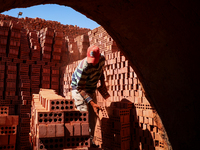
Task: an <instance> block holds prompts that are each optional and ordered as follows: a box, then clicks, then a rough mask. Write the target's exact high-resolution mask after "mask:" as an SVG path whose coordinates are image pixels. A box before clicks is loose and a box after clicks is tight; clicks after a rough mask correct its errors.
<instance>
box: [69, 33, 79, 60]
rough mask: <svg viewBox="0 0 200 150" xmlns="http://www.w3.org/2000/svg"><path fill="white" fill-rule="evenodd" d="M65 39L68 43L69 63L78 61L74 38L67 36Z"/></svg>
mask: <svg viewBox="0 0 200 150" xmlns="http://www.w3.org/2000/svg"><path fill="white" fill-rule="evenodd" d="M66 39H67V41H68V49H69V53H70V54H69V57H70V62H73V61H77V60H79V59H80V53H79V50H78V47H77V42H75V41H74V38H73V37H72V36H67V37H66Z"/></svg>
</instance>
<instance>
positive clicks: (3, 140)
mask: <svg viewBox="0 0 200 150" xmlns="http://www.w3.org/2000/svg"><path fill="white" fill-rule="evenodd" d="M7 144H8V135H0V145H7Z"/></svg>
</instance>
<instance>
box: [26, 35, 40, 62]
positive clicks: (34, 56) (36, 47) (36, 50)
mask: <svg viewBox="0 0 200 150" xmlns="http://www.w3.org/2000/svg"><path fill="white" fill-rule="evenodd" d="M28 39H29V45H30V49H31V55H30V59H31V60H34V61H39V60H40V55H41V54H40V53H41V48H40V43H39V41H38V37H37V32H36V31H28Z"/></svg>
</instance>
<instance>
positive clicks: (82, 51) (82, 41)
mask: <svg viewBox="0 0 200 150" xmlns="http://www.w3.org/2000/svg"><path fill="white" fill-rule="evenodd" d="M74 41H75V42H76V44H77V48H78V50H79V55H80V59H83V58H84V57H86V56H87V49H88V47H89V46H90V43H89V36H88V35H79V36H77V37H76V38H75V39H74Z"/></svg>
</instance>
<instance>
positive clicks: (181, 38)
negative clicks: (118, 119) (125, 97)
mask: <svg viewBox="0 0 200 150" xmlns="http://www.w3.org/2000/svg"><path fill="white" fill-rule="evenodd" d="M0 3H1V6H0V12H3V11H6V10H9V9H12V8H16V7H29V6H33V5H38V4H47V3H54V4H59V5H65V6H70V7H72V8H74V9H75V10H77V11H79V12H81V13H82V14H84V15H86V16H87V17H89V18H91V19H93V20H95V21H96V22H97V23H98V24H100V25H102V26H103V27H104V28H105V30H106V31H107V32H108V33H109V34H110V35H111V36H112V38H113V39H114V40H115V41H116V43H117V45H118V46H119V47H120V49H121V50H122V51H123V53H124V55H125V56H126V57H127V58H128V59H129V60H130V62H131V63H132V67H133V68H134V70H135V71H136V73H137V75H138V77H139V79H140V81H141V82H142V84H143V87H144V89H145V91H146V95H147V97H148V100H149V101H150V102H151V103H152V104H153V105H154V106H155V107H156V110H157V112H158V114H159V115H160V117H161V119H162V122H163V125H164V127H165V129H166V131H167V134H168V136H169V140H170V142H171V144H172V147H173V149H180V150H182V149H197V148H199V145H198V131H199V127H198V123H197V120H198V119H199V114H200V113H199V112H198V110H199V109H198V106H199V98H198V97H199V96H198V93H199V90H198V89H199V87H198V85H199V73H198V68H199V58H198V57H199V48H200V46H199V41H200V38H199V36H200V11H199V10H200V9H199V6H200V5H199V1H197V0H194V1H189V0H183V1H176V0H173V1H167V0H165V1H158V0H156V1H138V0H110V1H106V0H101V1H92V0H85V1H79V0H67V1H63V0H44V1H41V0H40V1H39V0H33V1H28V0H19V1H16V0H8V1H2V0H1V2H0Z"/></svg>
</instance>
